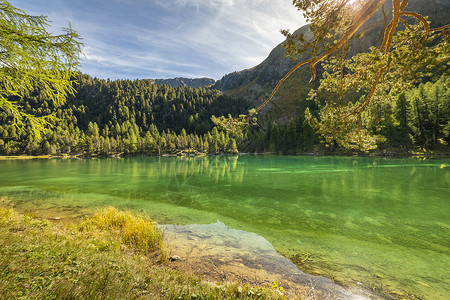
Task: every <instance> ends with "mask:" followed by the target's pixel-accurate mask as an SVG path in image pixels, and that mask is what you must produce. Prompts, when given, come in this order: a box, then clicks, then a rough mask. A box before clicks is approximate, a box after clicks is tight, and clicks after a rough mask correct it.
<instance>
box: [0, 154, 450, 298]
mask: <svg viewBox="0 0 450 300" xmlns="http://www.w3.org/2000/svg"><path fill="white" fill-rule="evenodd" d="M449 171H450V160H449V159H429V160H420V159H381V158H354V157H264V156H240V157H237V156H217V157H202V158H175V157H145V158H124V159H86V160H62V159H53V160H14V161H12V160H6V161H0V197H1V196H7V197H8V198H9V199H11V200H13V201H15V202H16V203H17V205H18V206H19V207H20V206H23V207H28V208H30V207H45V208H46V209H55V210H58V209H60V210H61V209H65V210H69V211H70V210H73V211H76V210H84V209H89V208H93V207H97V206H105V205H114V206H118V207H122V208H129V209H134V210H137V211H145V212H146V213H148V214H149V215H150V216H152V217H153V218H154V219H156V220H157V221H159V222H162V223H165V224H209V223H215V222H216V221H217V220H220V221H221V222H223V223H225V224H226V225H227V226H229V227H231V228H235V229H239V230H244V231H248V232H254V233H257V234H259V235H261V236H263V237H264V238H266V239H267V240H268V241H269V242H271V243H272V245H273V246H274V248H275V249H276V250H277V251H278V252H280V253H281V254H283V255H284V256H286V257H288V258H290V259H291V260H292V261H293V262H295V263H296V264H297V265H298V266H299V268H300V269H301V270H304V271H306V272H309V273H312V274H317V275H322V276H325V277H328V278H331V279H332V280H334V281H335V282H337V283H340V284H342V285H344V286H347V287H360V288H364V289H368V290H371V291H373V292H374V293H376V294H379V295H383V296H384V297H387V298H402V297H403V298H405V297H413V296H415V297H420V298H424V299H449V298H450V290H449V287H450V272H449V270H450V251H449V246H450V238H449V237H450V220H449V216H450V208H449V199H450V196H449V195H450V172H449Z"/></svg>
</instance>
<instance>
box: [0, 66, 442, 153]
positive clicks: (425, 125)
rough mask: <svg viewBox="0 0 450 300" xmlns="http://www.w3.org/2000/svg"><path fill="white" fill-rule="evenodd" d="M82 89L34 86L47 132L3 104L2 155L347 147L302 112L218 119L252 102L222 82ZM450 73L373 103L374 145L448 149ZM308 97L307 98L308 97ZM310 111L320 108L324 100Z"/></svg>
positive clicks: (81, 85) (82, 84) (83, 85)
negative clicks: (52, 93)
mask: <svg viewBox="0 0 450 300" xmlns="http://www.w3.org/2000/svg"><path fill="white" fill-rule="evenodd" d="M74 82H75V83H74V86H73V87H74V89H75V90H76V93H75V94H74V95H73V96H69V97H68V98H67V101H66V103H65V104H63V105H61V106H55V105H54V104H53V103H52V102H50V101H47V99H46V98H45V94H43V93H41V92H39V90H34V91H33V92H30V93H28V94H26V95H25V97H23V98H22V99H20V98H18V99H14V98H13V99H11V100H15V101H18V103H19V105H22V106H23V108H24V110H25V111H26V112H27V113H30V114H34V115H36V116H44V115H54V116H55V121H54V122H53V124H52V126H51V127H50V128H47V129H46V130H45V131H44V133H43V134H39V133H36V132H33V130H24V131H22V130H19V129H18V128H17V126H16V125H14V124H13V121H12V119H11V117H10V116H8V115H7V114H6V113H5V112H4V111H2V112H0V154H1V155H22V154H27V155H71V156H112V155H162V154H171V155H174V154H193V155H194V154H221V153H223V154H237V153H239V152H241V153H242V152H247V153H255V152H256V153H274V154H288V155H295V154H306V153H308V154H310V153H317V154H343V153H349V154H350V153H353V152H349V150H346V149H343V148H340V147H339V146H337V144H333V143H331V144H330V143H325V142H324V141H323V139H322V138H321V137H320V136H319V135H318V134H317V133H316V131H315V130H314V129H313V127H312V126H311V125H310V123H309V122H308V120H307V118H305V114H300V115H299V116H298V117H297V118H295V119H290V121H288V122H284V123H281V122H278V123H277V122H274V121H267V120H266V118H261V119H260V120H259V121H258V122H257V124H256V125H252V126H250V127H249V128H248V130H246V131H245V132H244V134H243V135H240V136H235V135H233V134H231V133H228V132H226V131H225V130H221V129H220V128H217V127H215V126H214V123H213V122H212V121H211V116H213V115H215V116H221V115H227V114H231V115H232V116H238V115H240V114H245V113H246V112H248V110H249V109H250V108H252V103H250V102H249V101H246V100H243V99H234V98H232V97H229V96H227V95H226V94H223V93H222V92H220V91H218V90H214V89H207V88H198V89H197V88H192V87H177V88H172V87H170V86H168V85H156V84H154V83H152V82H151V81H150V80H134V81H131V80H104V79H97V78H92V77H90V76H88V75H84V74H78V77H77V78H76V80H75V81H74ZM449 83H450V80H449V79H448V77H445V76H442V77H441V78H440V79H439V80H438V81H436V82H435V83H431V82H428V83H422V84H420V85H418V86H417V87H416V88H414V89H413V90H410V91H404V92H403V93H402V94H400V95H398V96H397V100H396V101H395V102H386V103H383V104H377V105H376V106H373V107H371V108H370V109H371V110H372V111H371V113H370V116H371V118H370V130H372V131H373V133H376V134H377V135H378V136H379V139H378V140H379V142H378V145H377V146H378V147H377V149H376V150H374V151H372V152H373V153H394V154H398V153H402V154H404V153H406V154H407V153H413V152H422V153H423V152H430V151H431V152H439V153H442V152H448V150H449V146H448V145H449V143H450V94H449V89H448V86H449ZM305 101H307V100H305ZM306 106H309V108H308V112H309V113H311V114H312V115H317V112H318V108H317V106H316V105H314V104H312V105H305V107H306Z"/></svg>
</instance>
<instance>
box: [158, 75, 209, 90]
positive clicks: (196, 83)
mask: <svg viewBox="0 0 450 300" xmlns="http://www.w3.org/2000/svg"><path fill="white" fill-rule="evenodd" d="M151 81H152V82H153V83H156V84H158V85H163V84H167V85H169V86H171V87H173V88H175V87H178V86H182V87H186V86H190V87H193V88H199V87H210V86H212V85H213V84H214V83H215V82H216V81H215V80H214V79H211V78H206V77H203V78H194V79H191V78H184V77H176V78H172V79H151Z"/></svg>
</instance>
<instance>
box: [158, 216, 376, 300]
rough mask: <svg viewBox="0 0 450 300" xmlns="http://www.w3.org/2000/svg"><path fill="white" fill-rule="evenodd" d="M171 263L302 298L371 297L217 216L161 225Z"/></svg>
mask: <svg viewBox="0 0 450 300" xmlns="http://www.w3.org/2000/svg"><path fill="white" fill-rule="evenodd" d="M165 233H166V241H167V243H168V250H169V254H170V255H171V256H177V257H179V259H177V260H176V261H173V262H172V263H171V265H172V266H174V267H175V268H177V269H180V270H182V271H185V272H188V273H192V274H194V275H197V276H201V277H203V278H207V279H208V280H215V281H235V282H240V283H244V284H249V285H251V286H260V287H266V288H267V287H272V286H273V285H274V284H275V283H276V284H278V286H282V287H283V288H284V290H285V291H287V292H296V293H298V294H300V295H302V296H303V297H306V298H307V299H376V297H375V296H373V295H370V294H369V293H368V292H366V291H363V290H360V291H356V292H351V291H349V290H346V289H344V288H343V287H341V286H339V285H336V284H334V283H333V282H332V281H331V280H330V279H328V278H324V277H321V276H312V275H309V274H306V273H304V272H302V271H300V270H299V269H298V267H297V266H296V265H295V264H293V263H292V262H291V261H290V260H289V259H287V258H285V257H283V256H282V255H280V254H279V253H278V252H277V251H276V250H275V249H274V248H273V246H272V245H271V244H270V243H269V242H268V241H267V240H266V239H264V238H263V237H261V236H259V235H257V234H254V233H250V232H245V231H241V230H235V229H231V228H228V227H226V226H225V224H223V223H221V222H220V221H217V222H216V223H212V224H209V225H183V226H178V225H166V226H165Z"/></svg>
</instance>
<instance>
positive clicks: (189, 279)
mask: <svg viewBox="0 0 450 300" xmlns="http://www.w3.org/2000/svg"><path fill="white" fill-rule="evenodd" d="M57 220H58V219H57V218H55V219H53V221H51V220H49V219H45V218H37V217H36V216H33V215H32V214H30V213H23V212H19V211H17V210H16V209H14V208H13V207H12V205H11V203H9V202H8V200H7V199H6V198H3V199H1V201H0V226H1V230H0V240H1V241H2V242H1V243H2V246H1V247H0V254H1V255H0V294H1V295H2V297H4V299H19V298H20V299H307V298H305V297H304V296H303V295H301V294H298V293H297V292H296V291H285V290H284V288H283V287H281V286H279V285H278V283H274V285H273V286H250V285H248V284H240V283H236V282H210V281H208V280H206V279H202V278H200V277H197V276H193V275H189V274H187V273H184V272H181V271H179V270H176V269H175V268H173V267H171V259H170V258H169V257H168V254H169V252H168V251H167V250H166V249H170V245H167V244H166V243H165V242H164V229H163V227H161V226H159V225H158V224H156V223H155V222H153V221H152V220H150V219H149V218H148V217H146V216H142V215H135V214H131V213H130V212H126V211H119V210H117V209H115V208H113V207H109V208H105V209H102V210H100V211H98V212H97V213H95V214H94V215H92V216H90V217H85V218H83V219H81V220H77V221H74V222H70V223H68V224H64V223H58V222H57Z"/></svg>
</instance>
